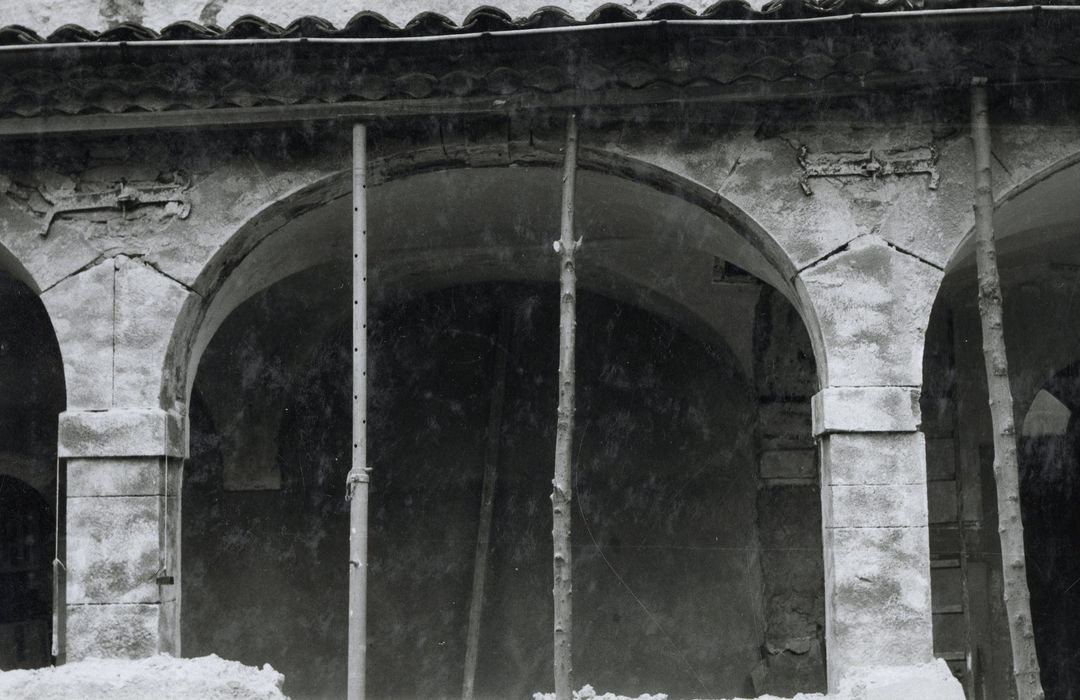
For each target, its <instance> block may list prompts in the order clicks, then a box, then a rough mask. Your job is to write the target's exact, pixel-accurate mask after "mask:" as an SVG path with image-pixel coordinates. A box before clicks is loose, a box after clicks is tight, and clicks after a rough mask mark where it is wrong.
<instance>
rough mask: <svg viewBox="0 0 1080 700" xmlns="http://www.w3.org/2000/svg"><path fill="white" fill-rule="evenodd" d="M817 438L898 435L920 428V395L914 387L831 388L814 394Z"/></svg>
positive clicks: (814, 425)
mask: <svg viewBox="0 0 1080 700" xmlns="http://www.w3.org/2000/svg"><path fill="white" fill-rule="evenodd" d="M811 406H812V408H813V415H814V422H813V432H814V436H815V437H816V436H819V435H823V434H825V433H898V432H910V431H914V430H917V429H918V427H919V391H918V389H914V388H912V387H899V386H859V387H828V388H825V389H822V390H821V391H819V392H818V393H817V394H814V397H813V399H812V400H811Z"/></svg>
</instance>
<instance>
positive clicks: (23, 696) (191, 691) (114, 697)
mask: <svg viewBox="0 0 1080 700" xmlns="http://www.w3.org/2000/svg"><path fill="white" fill-rule="evenodd" d="M284 682H285V676H283V675H282V674H280V673H278V672H277V671H275V670H274V669H273V668H271V667H270V665H269V664H267V665H264V666H263V667H262V668H261V669H258V668H252V667H251V666H245V665H243V664H241V663H239V662H238V661H226V660H225V659H222V658H219V657H217V656H214V655H210V656H204V657H201V658H197V659H175V658H173V657H171V656H164V655H161V656H154V657H151V658H149V659H140V660H138V661H124V660H119V659H86V660H85V661H77V662H74V663H70V664H65V665H63V666H58V667H50V668H39V669H34V670H32V671H6V672H2V673H0V698H4V700H52V699H53V698H57V699H61V698H72V699H73V700H74V699H76V698H77V699H78V700H105V699H106V698H108V699H109V700H146V699H147V698H199V700H277V699H279V698H285V695H283V694H282V692H281V688H282V685H283V684H284Z"/></svg>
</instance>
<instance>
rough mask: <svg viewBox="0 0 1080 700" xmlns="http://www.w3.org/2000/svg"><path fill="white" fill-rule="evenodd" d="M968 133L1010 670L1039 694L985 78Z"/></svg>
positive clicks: (975, 90)
mask: <svg viewBox="0 0 1080 700" xmlns="http://www.w3.org/2000/svg"><path fill="white" fill-rule="evenodd" d="M971 138H972V141H973V143H974V147H975V263H976V267H977V270H978V281H979V317H980V319H981V321H982V334H983V357H984V359H985V362H986V385H987V391H988V393H989V396H990V416H991V419H992V421H993V428H994V481H995V482H996V484H997V500H998V534H999V535H1000V537H1001V569H1002V576H1003V580H1004V588H1005V612H1006V615H1007V617H1008V619H1009V638H1010V641H1011V642H1012V657H1013V659H1012V661H1013V676H1014V679H1015V681H1016V692H1017V698H1018V700H1042V698H1043V689H1042V683H1041V682H1040V679H1039V660H1038V658H1037V657H1036V655H1035V633H1034V630H1033V628H1032V623H1031V602H1030V596H1029V593H1028V584H1027V561H1026V559H1025V557H1024V525H1023V522H1022V521H1021V518H1020V483H1019V475H1018V463H1017V458H1016V425H1015V418H1014V416H1013V397H1012V388H1011V387H1010V385H1009V363H1008V358H1007V355H1006V352H1005V330H1004V325H1003V322H1002V294H1001V279H1000V277H999V276H998V267H997V250H996V248H995V244H994V222H993V218H994V190H993V181H992V179H991V172H990V157H991V156H990V117H989V108H988V106H987V99H986V79H985V78H975V79H974V80H973V81H972V88H971Z"/></svg>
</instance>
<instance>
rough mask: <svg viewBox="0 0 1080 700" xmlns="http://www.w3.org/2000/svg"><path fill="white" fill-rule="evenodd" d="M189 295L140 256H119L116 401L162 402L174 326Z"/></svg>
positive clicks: (135, 403) (133, 403) (129, 403)
mask: <svg viewBox="0 0 1080 700" xmlns="http://www.w3.org/2000/svg"><path fill="white" fill-rule="evenodd" d="M190 294H191V293H190V292H189V291H188V290H187V289H185V288H184V287H183V286H181V285H180V284H179V283H178V282H176V281H175V280H173V279H171V278H169V277H167V276H165V275H164V274H162V273H161V272H159V271H157V270H156V269H154V268H153V267H151V266H150V265H148V264H146V263H144V262H142V261H140V260H137V259H132V258H128V257H126V256H123V255H121V256H118V257H117V258H116V313H115V324H116V329H115V336H116V345H115V358H114V362H115V364H114V373H115V375H114V381H113V404H114V405H117V406H155V405H158V400H159V399H158V397H159V396H160V394H161V388H162V373H163V372H164V371H165V356H166V354H167V350H168V346H169V342H170V340H171V339H172V331H173V327H174V325H175V323H176V319H177V317H178V316H179V315H180V310H181V308H182V307H183V305H184V302H185V301H187V299H188V297H189V296H190Z"/></svg>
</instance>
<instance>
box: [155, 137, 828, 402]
mask: <svg viewBox="0 0 1080 700" xmlns="http://www.w3.org/2000/svg"><path fill="white" fill-rule="evenodd" d="M515 146H518V148H516V149H515V153H516V156H515V159H513V160H510V161H507V159H505V158H504V159H502V160H498V161H497V162H491V161H485V160H484V159H483V158H482V157H470V156H469V155H468V154H467V155H466V157H465V158H464V159H461V158H454V159H451V158H448V157H447V155H446V152H445V150H444V149H443V148H442V147H435V148H427V149H421V150H418V151H415V152H410V153H409V154H408V155H407V156H405V157H403V156H401V154H395V155H393V156H387V157H384V158H376V159H374V160H373V161H372V163H371V165H370V171H371V175H370V176H369V182H370V183H371V184H370V185H369V187H371V188H372V190H373V191H376V192H377V191H378V190H379V188H403V187H407V186H408V184H409V183H415V182H416V181H418V180H421V179H425V178H426V179H427V182H426V184H429V185H430V184H433V183H437V181H438V179H440V178H442V179H445V180H450V179H453V178H455V177H457V176H460V175H461V174H466V176H467V174H468V173H482V174H484V176H487V175H488V174H491V173H505V174H508V175H510V176H514V175H516V174H518V173H526V172H527V173H530V174H531V177H530V179H533V180H536V181H539V180H543V179H545V177H544V176H539V177H538V176H537V174H538V173H541V172H544V171H550V170H551V169H552V168H556V167H558V166H559V164H560V162H561V161H560V158H561V156H560V155H559V154H558V153H557V152H555V151H552V150H545V149H543V148H540V147H534V146H532V145H530V144H515ZM466 150H467V151H468V149H466ZM475 150H477V151H478V152H481V153H482V154H483V155H487V153H486V151H484V150H483V149H479V148H478V149H475ZM580 166H581V169H582V171H583V172H582V176H581V178H580V180H579V182H582V183H583V185H579V186H584V187H586V188H588V187H589V186H590V185H589V183H590V180H592V181H594V183H595V182H596V181H606V182H607V183H617V184H618V186H619V187H621V188H623V189H625V190H626V192H638V193H641V194H644V195H646V196H647V197H650V198H651V201H652V202H654V203H655V202H657V201H660V202H663V203H664V204H666V205H667V206H662V207H659V211H653V212H652V213H651V219H652V221H653V222H664V221H666V222H667V223H668V224H669V225H668V228H673V227H674V226H678V227H680V228H679V229H678V234H677V236H678V237H677V239H676V242H677V243H678V244H679V245H680V246H681V247H682V248H683V249H684V250H688V251H689V250H693V251H697V252H699V253H701V254H705V255H708V254H712V255H716V256H717V258H718V260H719V259H723V260H725V261H727V262H729V263H732V264H734V265H735V266H736V268H735V269H737V270H745V271H746V272H749V273H750V274H751V275H753V276H756V277H757V278H759V279H761V280H762V281H764V282H766V283H768V284H769V285H771V286H773V287H774V288H776V289H777V290H779V291H780V292H781V293H782V294H783V295H784V296H785V297H787V298H788V300H789V301H790V302H791V303H792V304H793V305H794V307H795V308H796V310H797V311H798V312H799V314H800V316H801V317H802V319H803V322H804V324H805V325H806V327H807V330H808V332H809V333H810V338H811V343H812V345H813V348H814V355H815V361H816V362H817V364H818V373H819V376H822V377H823V376H826V375H825V366H824V363H825V359H824V358H825V353H824V352H823V351H822V348H823V343H822V340H821V333H820V330H819V328H818V324H817V322H816V316H815V312H814V311H813V309H812V305H811V304H809V303H808V302H807V301H806V290H805V288H804V287H803V286H802V285H799V284H796V283H795V281H794V280H795V278H796V274H797V270H795V268H794V265H793V263H792V262H791V260H790V259H789V258H788V257H787V255H786V254H785V253H784V252H783V250H782V248H781V246H780V245H779V244H778V243H777V242H776V241H775V240H774V238H773V237H772V236H770V235H769V234H768V233H767V232H766V231H765V230H764V229H762V228H761V226H760V225H758V224H757V223H756V222H755V221H754V219H753V218H752V217H751V216H750V215H748V214H747V213H746V212H744V211H742V210H740V209H739V208H737V207H736V206H734V205H733V204H731V203H730V202H729V201H728V200H726V199H724V198H723V197H721V196H719V195H717V194H716V193H715V192H714V191H712V190H710V189H708V188H706V187H704V186H702V185H700V184H698V183H696V182H693V181H691V180H689V179H687V178H685V177H682V176H679V175H676V174H674V173H671V172H670V171H666V170H664V169H662V168H660V167H658V166H655V165H652V164H650V163H646V162H644V161H640V160H636V159H630V158H626V157H623V156H618V155H615V154H612V153H610V152H606V151H602V150H599V149H588V148H586V149H582V151H581V154H580ZM549 175H550V173H549ZM546 179H547V180H549V181H550V183H549V187H553V185H554V183H555V182H557V178H556V177H546ZM594 186H595V185H594ZM436 189H438V188H436ZM350 191H351V186H350V182H349V178H348V172H347V171H345V170H341V171H337V172H334V173H331V174H329V175H325V176H323V177H321V178H320V179H319V180H317V181H315V182H306V183H304V184H302V185H300V186H298V187H295V188H293V189H292V190H290V191H289V192H288V193H286V194H285V195H283V196H281V197H279V198H278V199H276V200H275V201H274V202H272V203H270V204H268V205H266V206H265V207H263V208H262V209H261V210H259V211H258V212H257V213H256V214H255V215H254V216H252V217H250V218H249V219H248V220H247V221H246V222H245V223H244V224H243V225H242V226H241V227H240V228H239V229H237V230H236V232H235V233H234V234H233V235H231V236H230V237H229V239H228V240H227V241H226V242H225V243H224V244H222V245H221V246H220V247H219V248H218V249H217V252H216V253H214V255H213V256H212V257H211V259H210V260H209V261H208V262H207V263H206V264H205V265H204V266H203V268H202V270H201V272H200V273H199V275H198V277H197V279H196V281H195V283H194V284H193V285H192V286H193V287H194V288H197V289H200V290H206V291H205V293H204V294H203V295H202V296H201V297H192V298H190V299H188V301H187V302H186V303H185V305H184V307H183V309H182V311H181V312H180V314H179V317H178V319H177V321H176V324H175V327H174V328H173V332H172V336H171V339H170V344H169V350H168V353H167V358H166V363H165V364H166V368H167V371H166V372H165V375H164V379H163V386H162V403H163V405H166V406H168V405H172V404H173V403H174V402H177V401H180V402H182V401H183V398H184V397H186V396H187V394H188V392H189V391H190V387H191V382H192V379H193V375H194V369H195V367H197V365H198V358H199V356H200V355H201V352H202V351H203V349H205V347H206V343H207V342H208V341H209V339H210V338H211V337H212V336H213V334H214V331H215V330H216V329H217V327H218V326H219V325H220V323H221V322H222V320H223V319H224V318H225V317H226V316H227V315H228V313H229V312H230V311H231V310H232V309H234V308H236V307H237V306H238V305H239V304H240V303H241V302H242V301H243V300H244V299H246V298H248V297H249V296H251V294H254V293H255V292H257V291H259V290H260V289H264V288H266V287H267V286H269V285H270V284H272V283H273V282H274V281H276V280H279V279H283V278H284V277H286V276H288V275H289V274H291V273H293V272H297V271H299V270H301V269H304V268H305V267H310V266H311V265H312V264H317V263H320V262H327V261H329V260H330V259H332V258H333V256H334V255H337V256H339V259H340V260H346V259H347V257H346V256H345V254H344V249H345V248H346V247H347V246H348V245H349V241H348V237H347V236H348V232H347V231H345V230H344V227H345V226H347V224H348V219H347V218H342V216H341V213H342V212H344V211H345V210H346V208H347V206H348V198H349V196H350ZM545 194H548V195H551V194H555V193H554V192H548V193H545ZM625 198H627V195H626V194H625V192H624V199H625ZM373 201H376V202H377V201H378V200H377V199H374V198H373ZM551 201H552V202H554V204H553V205H552V206H545V207H538V208H537V211H542V212H544V213H550V214H551V215H554V213H555V212H557V206H555V205H557V200H551ZM579 201H580V202H581V205H579V228H581V227H582V226H583V224H584V225H585V226H588V225H589V221H588V217H587V214H586V216H584V217H583V216H582V213H581V212H580V208H581V207H588V206H590V204H594V203H595V202H596V200H595V199H592V200H590V198H589V196H588V193H582V194H581V195H579ZM375 206H377V205H375ZM661 212H664V214H663V215H662V214H661ZM672 212H675V213H674V214H672ZM609 213H610V212H609ZM375 215H377V213H376V214H375ZM601 215H602V214H601ZM335 216H336V218H337V219H339V221H340V222H342V223H339V225H338V226H337V227H336V229H335V227H334V226H327V222H328V221H330V220H333V219H334V218H335ZM596 218H599V216H598V215H597V214H596V212H594V219H596ZM377 226H378V224H377V222H373V223H372V228H375V227H377ZM547 228H548V229H549V230H553V231H554V230H556V228H557V222H556V226H555V227H552V226H548V227H547ZM304 231H306V233H302V232H304ZM657 233H658V234H660V242H659V244H657V247H662V246H664V245H666V244H670V239H668V238H666V236H665V235H664V234H665V233H666V232H665V231H664V230H663V229H660V230H659V231H658V232H657ZM305 235H306V236H308V238H307V240H302V239H303V237H304V236H305ZM547 237H548V235H547V234H545V235H544V236H543V238H544V239H546V238H547ZM372 240H373V245H377V244H375V243H374V240H375V238H373V239H372ZM644 240H645V239H644V237H640V240H639V241H636V242H638V243H640V242H641V241H644ZM290 243H300V245H299V246H293V247H290V245H289V244H290ZM482 243H484V244H491V243H493V241H490V240H489V241H482ZM533 243H534V244H535V245H536V253H537V258H538V259H537V261H535V262H534V265H535V266H536V267H534V269H532V270H531V271H526V270H525V269H524V268H522V267H521V266H520V265H518V264H517V261H515V260H512V259H510V253H511V252H512V251H509V250H507V249H505V248H504V249H503V250H501V251H498V252H496V253H494V254H488V255H484V254H483V253H482V251H480V250H478V249H473V250H467V251H465V252H464V253H463V254H462V258H461V259H460V260H456V261H455V262H456V263H457V267H458V268H459V271H460V272H461V273H462V277H461V278H460V281H469V279H470V278H474V277H475V276H476V275H480V276H481V277H482V276H484V275H485V274H491V273H492V272H493V271H496V272H497V271H498V269H499V268H502V272H501V273H499V274H497V275H496V276H497V277H500V276H505V275H506V274H508V269H511V268H512V269H514V274H519V275H522V276H525V277H528V276H529V275H530V274H531V275H532V276H534V277H535V276H546V275H548V274H550V273H549V271H548V269H547V268H548V267H551V266H550V265H545V263H550V262H551V261H550V260H546V261H545V260H544V258H545V257H547V258H550V257H551V256H549V255H546V251H545V250H541V249H542V248H546V245H547V243H546V240H545V241H544V242H542V243H541V242H540V241H539V240H537V241H534V242H533ZM594 250H595V248H594ZM639 254H640V252H639ZM372 255H373V256H377V255H378V250H377V247H376V248H373V253H372ZM420 256H421V257H422V253H421V255H420ZM275 258H276V260H275ZM397 264H398V265H399V266H400V269H398V270H390V271H389V272H388V273H387V274H385V275H384V279H383V281H384V282H386V281H391V282H397V283H400V282H401V281H402V280H404V279H406V278H408V277H412V278H413V279H412V281H411V282H412V283H416V282H417V280H416V278H417V277H422V276H423V275H424V274H425V272H426V273H427V274H431V270H427V271H425V270H424V269H423V268H424V265H423V263H422V261H419V263H418V261H417V259H416V257H415V256H414V258H412V259H407V258H403V259H402V260H400V261H399V262H398V263H397ZM428 264H429V266H430V261H429V262H428ZM441 265H442V267H443V268H445V267H446V262H445V261H443V262H442V263H441ZM410 266H411V268H410ZM435 267H436V268H438V267H439V266H438V265H436V266H435ZM470 268H471V271H470ZM551 269H554V268H553V267H551ZM607 272H608V274H609V277H611V274H612V272H613V271H607ZM449 281H452V280H451V279H449V278H446V279H444V280H443V282H449ZM582 281H583V283H584V284H590V280H589V276H588V275H584V276H583V280H582ZM605 282H606V283H607V284H608V285H609V286H612V285H613V283H614V280H613V279H608V280H606V281H605ZM437 284H438V283H437ZM652 293H653V294H654V295H656V296H658V297H660V298H664V297H665V295H664V290H663V289H662V288H655V289H653V290H652ZM677 305H678V302H676V306H677ZM683 305H685V304H683ZM669 306H670V304H669ZM682 320H684V321H686V320H689V322H690V323H691V324H692V325H693V323H694V321H693V319H682Z"/></svg>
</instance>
